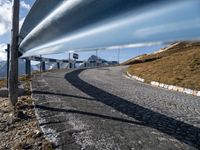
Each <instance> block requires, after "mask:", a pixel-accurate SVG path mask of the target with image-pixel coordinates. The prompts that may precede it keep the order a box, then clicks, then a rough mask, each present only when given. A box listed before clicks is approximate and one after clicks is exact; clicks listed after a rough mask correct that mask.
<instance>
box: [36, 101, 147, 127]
mask: <svg viewBox="0 0 200 150" xmlns="http://www.w3.org/2000/svg"><path fill="white" fill-rule="evenodd" d="M35 107H36V108H39V109H43V110H50V111H57V112H65V113H73V114H81V115H87V116H92V117H99V118H103V119H110V120H114V121H120V122H125V123H131V124H136V125H145V124H144V123H141V122H136V121H132V120H127V119H123V118H117V117H112V116H106V115H101V114H97V113H90V112H84V111H79V110H73V109H62V108H55V107H49V106H43V105H35ZM47 124H48V123H47Z"/></svg>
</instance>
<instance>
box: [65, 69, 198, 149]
mask: <svg viewBox="0 0 200 150" xmlns="http://www.w3.org/2000/svg"><path fill="white" fill-rule="evenodd" d="M83 70H84V69H80V70H75V71H72V72H70V73H67V74H66V75H65V79H66V80H67V81H68V82H69V83H71V84H72V85H73V86H75V87H76V88H78V89H79V90H81V91H82V92H84V93H86V94H87V95H89V96H91V97H93V98H94V99H96V101H99V102H102V103H104V104H105V105H108V106H110V107H112V108H114V109H115V110H117V111H119V112H121V113H123V114H126V115H127V116H129V117H132V118H134V119H136V120H138V121H140V122H143V123H144V125H145V126H148V127H151V128H154V129H157V130H159V131H161V132H163V133H165V134H168V135H170V136H172V137H174V138H176V139H177V140H179V141H181V142H184V143H186V144H188V145H191V146H193V147H195V148H197V149H200V128H198V127H195V126H193V125H190V124H187V123H184V122H182V121H179V120H176V119H174V118H171V117H168V116H166V115H164V114H160V113H158V112H154V111H152V110H150V109H147V108H144V107H142V106H139V105H137V104H134V103H133V102H130V101H128V100H125V99H123V98H120V97H118V96H116V95H113V94H110V93H108V92H106V91H104V90H102V89H100V88H98V87H95V86H93V85H91V84H89V83H87V82H85V81H83V80H82V79H81V78H80V77H79V74H80V73H81V72H82V71H83Z"/></svg>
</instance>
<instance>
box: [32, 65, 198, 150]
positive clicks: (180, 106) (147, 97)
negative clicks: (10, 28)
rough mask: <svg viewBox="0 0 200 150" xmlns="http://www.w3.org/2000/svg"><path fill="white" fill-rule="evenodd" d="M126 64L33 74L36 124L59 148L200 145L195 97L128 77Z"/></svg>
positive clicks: (112, 149) (154, 149) (108, 149)
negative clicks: (124, 72) (38, 123)
mask: <svg viewBox="0 0 200 150" xmlns="http://www.w3.org/2000/svg"><path fill="white" fill-rule="evenodd" d="M125 69H126V67H108V68H96V69H86V70H71V71H69V70H60V71H56V72H47V73H44V74H42V75H35V77H34V79H33V82H32V89H33V98H35V99H36V101H35V103H36V112H37V115H38V118H39V122H40V125H41V127H42V129H43V130H44V131H45V134H46V136H47V137H49V139H51V140H53V141H54V142H56V145H57V148H58V149H70V150H71V149H87V150H93V149H97V150H115V149H116V150H118V149H121V150H126V149H127V150H128V149H130V150H134V149H136V150H137V149H144V150H151V149H152V150H157V149H158V150H159V149H162V150H163V149H166V150H168V149H200V99H199V97H194V96H191V95H186V94H183V93H178V92H173V91H168V90H165V89H161V88H155V87H152V86H150V85H147V84H144V83H140V82H138V81H135V80H130V79H127V78H125V77H124V76H123V71H124V70H125Z"/></svg>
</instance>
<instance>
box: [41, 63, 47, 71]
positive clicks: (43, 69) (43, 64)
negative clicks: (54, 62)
mask: <svg viewBox="0 0 200 150" xmlns="http://www.w3.org/2000/svg"><path fill="white" fill-rule="evenodd" d="M45 70H46V68H45V61H42V71H45Z"/></svg>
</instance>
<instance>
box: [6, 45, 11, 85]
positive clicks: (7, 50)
mask: <svg viewBox="0 0 200 150" xmlns="http://www.w3.org/2000/svg"><path fill="white" fill-rule="evenodd" d="M6 52H7V88H8V76H9V60H10V44H7V49H6Z"/></svg>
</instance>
